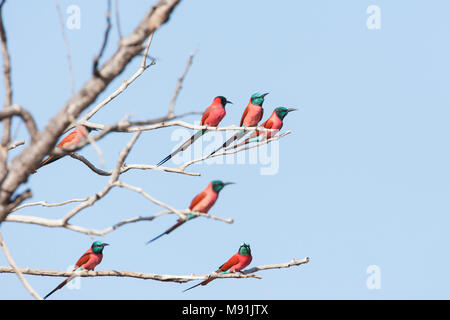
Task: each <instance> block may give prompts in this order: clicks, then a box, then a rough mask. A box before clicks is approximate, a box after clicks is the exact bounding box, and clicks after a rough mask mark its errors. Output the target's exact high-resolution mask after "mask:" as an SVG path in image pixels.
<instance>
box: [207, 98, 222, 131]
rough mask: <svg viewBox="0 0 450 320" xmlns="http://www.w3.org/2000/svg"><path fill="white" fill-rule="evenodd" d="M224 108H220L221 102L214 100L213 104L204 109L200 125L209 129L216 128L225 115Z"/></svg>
mask: <svg viewBox="0 0 450 320" xmlns="http://www.w3.org/2000/svg"><path fill="white" fill-rule="evenodd" d="M226 113H227V112H226V111H225V108H224V107H223V106H222V103H221V100H220V99H218V98H216V99H214V101H213V103H211V105H210V106H209V107H208V108H206V110H205V112H204V113H203V117H202V120H201V125H202V126H203V125H208V126H210V127H217V126H218V125H219V123H220V121H222V119H223V117H225V115H226Z"/></svg>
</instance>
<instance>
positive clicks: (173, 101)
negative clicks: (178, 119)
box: [168, 52, 195, 118]
mask: <svg viewBox="0 0 450 320" xmlns="http://www.w3.org/2000/svg"><path fill="white" fill-rule="evenodd" d="M194 56H195V52H192V53H191V54H190V55H189V59H188V61H187V63H186V67H185V68H184V72H183V74H182V75H181V77H180V78H178V83H177V88H176V89H175V92H174V94H173V97H172V100H171V101H170V105H169V114H168V117H169V118H172V117H173V116H174V113H173V109H174V107H175V102H176V101H177V98H178V95H179V94H180V91H181V88H182V85H183V81H184V78H185V77H186V74H187V73H188V71H189V68H190V67H191V65H192V61H193V60H194Z"/></svg>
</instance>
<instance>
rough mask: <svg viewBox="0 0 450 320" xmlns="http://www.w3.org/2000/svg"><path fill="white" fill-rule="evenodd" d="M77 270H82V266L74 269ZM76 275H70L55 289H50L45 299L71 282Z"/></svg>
mask: <svg viewBox="0 0 450 320" xmlns="http://www.w3.org/2000/svg"><path fill="white" fill-rule="evenodd" d="M76 270H82V268H80V267H79V268H77V269H75V270H74V271H76ZM75 277H76V276H75V275H74V276H70V277H68V278H67V279H66V280H64V281H63V282H61V283H60V284H59V285H58V286H57V287H56V288H55V289H53V290H52V291H50V293H48V294H47V295H46V296H45V297H44V300H45V299H47V298H48V297H49V296H50V295H52V294H53V293H55V291H57V290H59V289H61V288H62V287H64V286H65V285H66V284H67V283H68V282H70V281H71V280H72V279H73V278H75Z"/></svg>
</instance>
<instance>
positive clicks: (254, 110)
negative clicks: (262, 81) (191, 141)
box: [209, 92, 269, 156]
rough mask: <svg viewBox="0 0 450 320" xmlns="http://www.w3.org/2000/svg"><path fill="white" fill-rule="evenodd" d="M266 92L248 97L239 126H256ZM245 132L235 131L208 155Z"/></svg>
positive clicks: (227, 144)
mask: <svg viewBox="0 0 450 320" xmlns="http://www.w3.org/2000/svg"><path fill="white" fill-rule="evenodd" d="M268 94H269V93H259V92H257V93H254V94H253V95H252V96H251V97H250V101H249V103H248V105H247V108H245V110H244V113H243V114H242V118H241V123H240V126H241V127H256V126H257V125H258V123H259V122H260V121H261V119H262V117H263V114H264V109H263V107H262V105H263V102H264V97H265V96H267V95H268ZM246 134H247V132H245V130H240V131H238V132H236V133H235V134H234V136H232V137H231V138H230V139H228V140H227V141H226V142H225V143H224V144H223V145H222V146H221V147H220V148H218V149H216V150H214V151H213V152H212V153H211V154H210V155H209V156H212V155H213V154H214V153H216V152H217V151H219V150H220V149H222V148H226V147H228V146H229V145H230V144H232V143H233V142H234V141H236V140H239V139H241V138H242V137H243V136H245V135H246Z"/></svg>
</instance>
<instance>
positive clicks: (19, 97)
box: [0, 0, 450, 299]
mask: <svg viewBox="0 0 450 320" xmlns="http://www.w3.org/2000/svg"><path fill="white" fill-rule="evenodd" d="M152 3H153V1H132V2H130V1H129V2H125V1H119V5H120V17H121V28H122V33H123V34H128V33H129V32H131V31H132V30H133V29H134V27H135V26H136V25H137V23H138V21H140V19H141V17H142V15H143V14H144V12H146V11H147V9H148V8H149V6H150V5H151V4H152ZM71 4H75V5H78V6H79V7H80V9H81V28H80V29H79V30H68V29H66V34H67V38H68V40H69V42H70V48H71V56H72V64H73V69H74V76H75V83H76V88H77V89H79V88H80V87H81V85H82V84H83V83H84V81H86V80H87V79H88V78H89V77H90V74H91V70H92V59H93V57H94V56H95V55H96V54H97V53H98V50H99V48H100V44H101V40H102V37H103V31H104V28H105V20H104V12H105V8H106V3H105V2H104V1H87V0H84V1H75V0H72V1H62V0H61V1H60V6H61V8H62V9H63V11H64V12H65V9H66V8H67V7H68V6H69V5H71ZM370 5H377V6H378V7H379V8H380V10H381V11H380V12H381V28H380V29H378V30H369V29H368V28H367V26H366V20H367V19H368V17H369V15H368V14H367V13H366V9H367V7H368V6H370ZM4 10H5V14H6V16H5V21H6V28H7V33H8V40H9V43H8V44H9V49H10V52H11V62H12V77H13V84H14V102H15V103H18V104H20V105H22V106H24V107H25V108H27V109H28V110H30V111H31V113H32V114H33V115H34V116H35V118H36V121H37V123H38V126H39V128H40V129H42V128H44V126H45V124H46V122H47V121H48V120H49V119H50V118H51V117H53V116H54V115H55V114H56V113H57V111H58V110H59V109H60V108H61V107H62V106H63V104H64V103H65V102H66V101H67V100H68V99H69V98H70V79H69V74H68V68H67V60H66V55H65V46H64V42H63V39H62V36H61V29H60V25H59V21H58V16H57V13H56V9H55V3H54V1H40V2H37V1H24V0H22V1H9V2H8V3H7V4H6V5H5V9H4ZM449 10H450V4H449V3H448V2H447V1H432V2H429V1H406V0H398V1H381V0H371V1H365V0H361V1H349V0H346V1H331V0H330V1H325V0H321V1H276V2H275V1H256V0H249V1H236V0H229V1H200V0H197V1H183V2H182V3H181V4H180V5H179V6H178V7H177V8H176V10H175V12H174V14H173V15H172V17H171V19H170V21H169V23H168V24H166V25H164V26H163V27H162V28H161V29H160V30H159V31H158V32H157V34H155V37H154V40H153V43H152V46H151V49H150V54H151V55H152V56H153V57H155V58H157V64H156V65H155V66H153V67H152V68H151V69H148V70H147V71H146V72H145V73H144V74H143V75H142V76H141V77H140V78H139V79H138V80H137V81H136V82H135V83H133V84H132V86H130V87H129V88H128V89H127V90H126V92H125V93H124V94H122V95H121V96H119V97H118V98H117V99H115V100H114V101H113V102H111V103H110V104H109V105H108V107H106V108H104V109H103V110H102V111H101V112H99V113H98V114H97V115H95V117H94V118H93V119H92V120H93V121H97V122H100V123H114V122H115V121H117V120H119V119H121V118H122V117H123V116H124V115H125V114H131V115H132V119H135V120H138V119H152V118H156V117H159V116H162V115H164V114H165V113H166V112H167V108H168V106H169V103H170V99H171V97H172V94H173V92H174V90H175V87H176V82H177V78H178V77H179V76H180V75H181V73H182V72H183V69H184V66H185V63H186V61H187V59H188V56H189V53H190V52H192V51H194V50H196V49H197V50H198V53H197V55H196V56H195V58H194V63H193V65H192V67H191V70H190V71H189V74H188V76H187V77H186V79H185V82H184V84H183V89H182V91H181V93H180V96H179V99H178V101H177V104H176V107H175V111H176V113H183V112H188V111H203V110H204V109H205V107H206V106H207V105H209V103H210V102H211V100H212V98H213V97H214V96H217V95H224V96H226V97H227V98H229V99H230V100H231V101H233V102H234V105H232V106H229V107H227V116H226V117H225V118H224V120H223V121H222V125H232V124H238V123H239V120H240V117H241V114H242V112H243V110H244V108H245V105H246V104H247V102H248V99H249V97H250V95H251V94H252V93H254V92H257V91H261V92H270V94H269V95H268V96H267V97H266V101H265V103H264V109H265V114H264V119H266V118H267V117H268V116H269V115H270V113H271V112H272V110H273V109H274V108H275V107H277V106H281V105H283V106H291V107H297V108H298V109H299V111H297V112H295V113H292V114H290V115H288V116H287V118H286V121H285V126H284V128H283V129H284V130H291V131H292V134H290V135H288V136H286V137H284V138H283V139H282V140H281V141H280V144H279V170H278V172H277V173H276V174H274V175H261V172H260V169H261V165H259V164H248V163H246V164H235V165H230V164H222V165H220V164H211V165H208V164H205V163H199V164H196V165H193V166H191V167H190V168H189V169H188V170H189V171H192V172H200V173H201V176H200V177H189V176H184V175H177V174H168V173H162V172H156V171H145V172H139V171H132V172H129V173H126V174H124V175H123V176H122V177H121V179H122V180H123V181H124V182H127V183H130V184H133V185H136V186H139V187H142V188H143V189H144V190H146V191H147V192H148V193H149V194H151V195H153V196H154V197H156V198H157V199H160V200H162V201H164V202H166V203H168V204H170V205H172V206H173V207H175V208H180V209H182V208H186V207H187V206H188V205H189V203H190V201H191V199H192V198H193V197H194V196H195V195H196V194H197V193H199V192H200V191H201V190H202V189H203V188H204V187H205V186H206V184H207V183H209V181H211V180H215V179H222V180H224V181H234V182H236V185H233V186H229V187H226V188H225V189H224V190H223V191H222V192H221V194H220V196H219V199H218V201H217V203H216V204H215V206H214V207H213V208H212V209H211V211H210V213H211V214H213V215H217V216H221V217H226V218H228V217H233V218H234V219H235V223H234V224H232V225H229V224H225V223H222V222H218V221H213V220H209V219H203V218H198V219H195V220H194V221H191V222H189V223H186V224H185V225H184V226H182V227H181V228H179V229H178V230H176V231H174V232H173V233H172V234H170V235H169V236H166V237H163V238H161V239H159V240H158V241H157V242H154V243H152V244H151V245H149V246H144V243H145V242H146V241H147V240H148V239H150V238H152V237H153V236H155V235H157V234H159V233H160V232H162V231H164V230H166V229H167V228H168V227H169V226H171V225H172V224H173V223H174V221H175V219H176V218H175V216H173V215H166V216H163V217H161V218H158V219H156V220H154V221H152V222H140V223H137V224H132V225H127V226H124V227H123V228H121V229H118V230H117V231H115V232H113V233H110V234H108V235H107V236H105V237H104V238H102V239H100V240H103V241H105V242H108V243H110V244H111V246H110V247H107V248H106V249H105V252H104V259H103V262H102V263H101V265H100V266H99V267H98V268H97V269H98V270H111V269H113V270H134V271H140V272H152V273H162V274H180V275H187V274H191V273H197V274H200V273H208V272H211V271H214V270H215V268H217V267H218V266H220V265H221V264H222V263H223V262H225V261H226V260H227V259H228V258H229V257H231V255H233V254H234V253H235V252H236V251H237V249H238V247H239V245H240V244H241V243H242V242H244V241H245V242H248V243H250V244H251V247H252V253H253V261H252V264H251V266H257V265H263V264H271V263H281V262H287V261H289V260H290V259H292V258H293V257H295V258H299V259H300V258H304V257H306V256H309V257H310V258H311V261H310V263H309V264H307V265H304V266H301V267H299V268H290V269H283V270H270V271H264V272H261V273H260V275H261V276H262V277H263V279H262V280H257V279H226V280H216V281H214V282H212V283H210V284H209V285H208V286H205V287H199V288H196V289H194V290H191V291H189V292H186V293H182V292H181V291H182V290H183V289H185V288H187V287H188V286H189V285H192V284H193V283H188V284H182V285H180V284H176V283H163V282H157V281H152V280H145V281H144V280H137V279H122V278H83V279H82V280H81V288H80V290H69V289H67V288H65V289H63V290H60V291H59V292H57V293H55V295H54V298H55V299H417V298H423V299H448V298H450V296H449V292H448V287H449V285H450V280H449V277H448V269H449V267H450V257H449V255H448V254H447V251H448V250H447V248H448V243H449V240H450V239H449V238H450V236H449V233H448V227H447V226H448V225H449V224H450V218H449V216H448V213H449V201H448V192H449V191H450V188H449V181H450V179H449V178H450V170H449V166H448V163H449V160H450V153H449V151H448V148H447V145H448V144H447V143H448V137H449V130H448V119H449V116H450V112H449V108H448V105H449V102H450V101H449V99H450V90H448V87H449V85H450V83H449V82H450V81H449V74H450V61H449V59H448V57H449V55H450V46H449V44H448V34H449V31H450V22H449V20H448V17H447V15H448V11H449ZM64 17H65V18H67V17H68V15H67V14H66V13H64ZM113 17H114V13H113ZM24 21H25V22H26V25H27V26H32V27H31V28H30V27H26V28H24ZM112 23H113V29H112V30H111V38H110V41H109V43H108V47H107V49H106V51H105V55H104V58H103V60H102V61H101V62H104V61H106V59H107V57H109V56H110V55H111V54H112V53H113V52H114V49H115V48H116V44H117V41H118V35H117V29H116V23H115V20H114V19H113V20H112ZM139 63H140V59H135V60H134V61H133V62H132V63H130V64H129V66H128V67H127V69H126V70H125V71H124V72H123V73H122V74H121V75H120V76H119V77H118V78H117V79H116V80H115V81H114V82H113V83H111V84H110V86H109V87H108V88H107V90H106V91H105V92H104V94H103V95H102V96H101V97H99V99H98V101H100V99H102V98H104V97H106V96H107V95H109V94H110V93H111V92H112V91H113V90H115V89H116V88H118V86H119V85H120V83H121V81H123V80H124V79H126V78H129V77H130V76H131V75H132V74H133V73H134V72H135V71H136V70H137V68H138V66H139ZM3 96H4V95H3V86H1V88H0V97H3ZM0 99H3V98H0ZM185 120H186V121H188V122H190V123H195V122H196V121H198V120H199V116H189V117H187V118H186V119H185ZM17 126H18V122H17V121H14V128H17V130H16V132H17V135H16V137H17V139H20V138H26V130H25V127H24V126H23V124H22V125H20V126H18V127H17ZM175 130H179V129H177V128H167V129H162V130H156V131H149V132H144V133H143V135H142V136H141V138H140V139H139V141H138V143H137V144H136V146H135V148H134V149H133V152H132V153H131V154H130V156H129V157H128V159H127V161H126V162H127V163H144V164H155V163H157V162H158V161H159V160H161V159H162V158H163V157H164V156H166V155H167V154H168V153H169V152H170V151H171V150H172V148H173V147H174V146H175V145H176V144H177V143H179V141H178V140H177V141H174V140H173V139H171V135H172V134H173V132H174V131H175ZM186 132H188V131H186ZM130 138H131V135H130V134H112V135H110V136H108V137H107V138H106V139H104V140H102V141H101V143H100V144H99V145H100V147H101V148H102V151H103V153H104V156H105V159H106V167H107V169H110V168H112V167H113V166H114V164H115V161H116V159H117V155H118V152H119V151H120V150H121V149H122V148H123V146H124V144H125V143H126V142H127V141H128V140H129V139H130ZM20 150H21V148H20V147H19V148H18V149H17V150H16V151H15V152H18V151H20ZM15 152H11V156H12V155H14V154H15ZM81 154H83V155H84V156H86V157H88V158H89V159H91V160H92V161H93V162H94V163H96V164H97V165H100V163H99V161H98V157H97V155H96V153H95V151H94V150H93V148H92V147H90V146H87V147H86V148H85V149H83V150H82V151H81ZM167 164H168V165H172V166H175V164H174V163H173V162H168V163H167ZM107 180H108V178H105V177H100V176H97V175H94V174H93V173H92V172H91V171H90V170H89V169H87V168H86V167H85V166H84V165H83V164H81V163H79V162H78V161H76V160H74V159H70V158H65V159H63V160H60V161H58V162H55V163H53V164H52V165H51V166H48V167H46V168H43V169H41V170H39V172H38V174H36V175H33V176H32V177H31V178H30V179H29V181H28V183H27V185H25V186H23V187H22V188H25V187H29V188H32V190H33V194H34V197H33V199H31V200H29V201H38V200H46V201H48V202H59V201H64V200H67V199H71V198H77V197H86V196H90V195H92V194H94V193H95V192H97V191H99V190H100V189H102V188H103V186H104V185H105V184H106V183H107ZM72 207H73V206H72V205H68V206H64V207H57V208H40V207H33V208H27V209H24V210H22V211H20V212H19V213H18V214H24V215H36V216H43V217H48V218H59V217H62V216H63V215H65V214H66V213H67V212H68V211H69V210H70V208H72ZM159 211H160V208H158V207H157V206H155V205H153V204H151V203H149V202H148V201H147V200H145V199H144V198H143V197H141V196H140V195H139V194H136V193H133V192H131V191H128V190H119V189H117V190H116V189H114V190H112V192H111V193H110V194H109V195H108V196H107V197H105V198H104V199H102V200H101V201H99V202H98V203H97V204H96V205H95V206H94V207H92V208H88V209H87V210H85V211H83V212H82V213H80V214H79V215H78V216H77V217H76V218H75V219H74V220H73V221H72V222H73V223H76V224H79V225H83V226H86V227H91V228H97V229H102V228H105V227H107V226H109V225H111V224H114V223H116V222H118V221H120V220H122V219H125V218H128V217H132V216H137V215H152V214H154V213H157V212H159ZM1 231H2V234H3V236H4V238H5V241H6V243H7V245H8V246H9V248H10V251H11V252H12V254H13V256H14V258H15V260H16V263H17V264H18V265H19V266H23V267H32V268H43V269H54V270H65V269H66V268H67V267H68V266H69V265H70V264H73V263H75V262H76V260H77V259H78V258H79V256H81V254H82V253H83V252H84V251H85V250H87V249H88V248H89V246H90V244H91V243H92V241H93V240H92V239H91V238H90V237H88V236H86V235H83V234H79V233H75V232H72V231H68V230H65V229H49V228H44V227H40V226H31V225H24V224H14V223H4V224H3V225H2V226H1ZM0 264H1V265H6V264H7V262H6V260H5V259H4V256H3V255H0ZM371 265H377V266H378V267H379V269H380V271H381V278H380V279H381V282H380V283H381V288H380V289H378V290H370V289H368V287H367V286H366V280H367V278H368V277H369V275H368V274H367V273H366V270H367V267H368V266H371ZM27 279H28V280H29V281H30V283H31V285H32V286H33V287H34V288H35V289H36V290H37V291H38V292H39V293H40V294H42V295H44V294H46V293H47V292H49V291H50V290H51V289H53V288H54V287H55V286H56V285H57V284H58V283H59V282H60V281H61V279H60V278H46V277H36V276H27ZM0 287H1V288H2V290H0V299H30V298H31V296H30V295H29V294H28V293H27V292H26V291H25V289H24V288H23V286H22V285H21V284H20V283H19V281H18V280H17V278H16V277H15V275H5V274H2V275H0Z"/></svg>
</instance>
